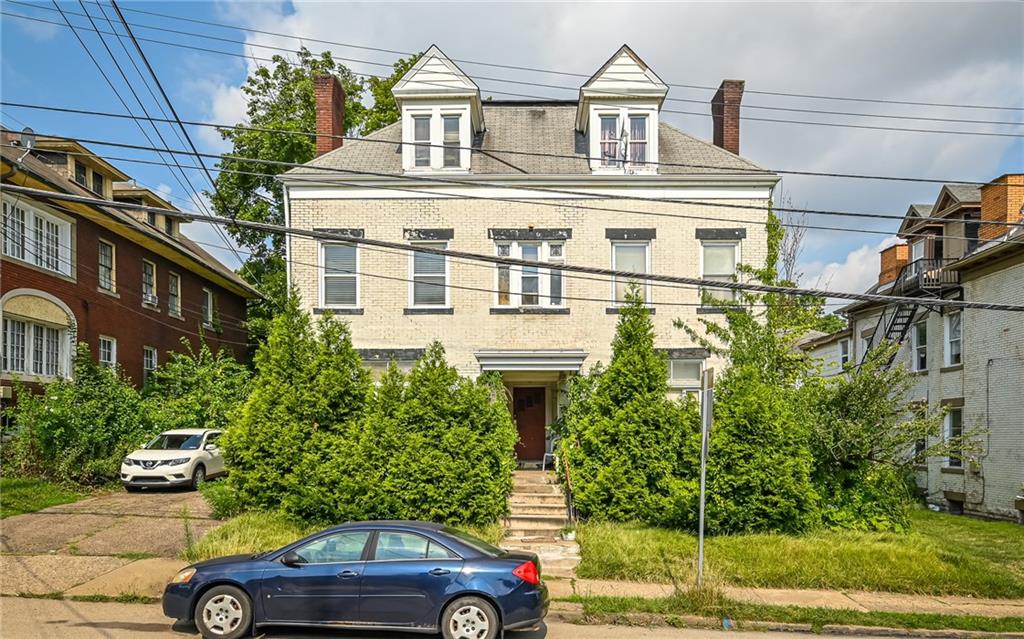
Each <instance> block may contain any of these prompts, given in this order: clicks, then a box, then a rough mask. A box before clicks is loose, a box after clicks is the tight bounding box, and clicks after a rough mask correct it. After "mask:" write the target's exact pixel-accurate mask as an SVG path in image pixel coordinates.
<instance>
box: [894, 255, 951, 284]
mask: <svg viewBox="0 0 1024 639" xmlns="http://www.w3.org/2000/svg"><path fill="white" fill-rule="evenodd" d="M955 261H956V260H951V259H945V258H921V259H918V260H914V261H913V262H908V263H907V264H905V265H904V266H903V268H901V269H900V272H899V274H898V275H897V276H896V282H895V283H894V285H893V289H894V291H906V290H909V289H911V288H917V289H935V288H942V287H944V286H956V285H958V284H960V274H959V273H957V272H956V271H951V270H949V269H947V268H946V266H947V265H948V264H952V263H953V262H955Z"/></svg>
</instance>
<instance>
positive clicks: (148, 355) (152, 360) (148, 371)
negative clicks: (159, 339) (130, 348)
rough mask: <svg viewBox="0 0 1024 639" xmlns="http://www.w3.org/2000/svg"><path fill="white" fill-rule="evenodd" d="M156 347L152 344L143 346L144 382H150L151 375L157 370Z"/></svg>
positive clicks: (144, 383)
mask: <svg viewBox="0 0 1024 639" xmlns="http://www.w3.org/2000/svg"><path fill="white" fill-rule="evenodd" d="M156 364H157V362H156V349H155V348H153V347H152V346H143V347H142V384H143V386H145V385H146V384H148V383H149V376H150V375H152V374H153V371H155V370H156Z"/></svg>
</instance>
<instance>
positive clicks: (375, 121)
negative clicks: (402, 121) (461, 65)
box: [361, 53, 423, 135]
mask: <svg viewBox="0 0 1024 639" xmlns="http://www.w3.org/2000/svg"><path fill="white" fill-rule="evenodd" d="M422 56H423V54H422V53H417V54H416V55H413V56H410V57H408V58H399V59H398V60H397V61H396V62H395V64H394V65H393V69H394V70H393V71H392V72H391V75H389V76H388V77H386V78H377V77H369V78H367V79H366V84H367V86H368V88H369V89H370V95H371V96H373V106H371V107H370V108H369V109H367V110H366V117H365V118H364V120H363V126H362V130H361V132H362V134H363V135H368V134H370V133H373V132H374V131H376V130H377V129H382V128H384V127H386V126H387V125H389V124H391V123H393V122H398V118H399V116H400V115H401V112H400V111H399V109H398V102H397V101H395V96H393V95H392V94H391V89H392V88H393V87H394V86H395V84H396V83H397V82H398V81H399V80H401V79H402V76H403V75H405V74H406V72H408V71H409V69H411V68H412V67H413V66H414V65H415V64H416V63H417V62H418V61H419V59H420V58H421V57H422Z"/></svg>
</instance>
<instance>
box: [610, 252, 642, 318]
mask: <svg viewBox="0 0 1024 639" xmlns="http://www.w3.org/2000/svg"><path fill="white" fill-rule="evenodd" d="M650 266H651V244H650V242H613V243H612V269H613V270H616V271H630V272H633V273H650V272H651V271H650ZM633 284H638V285H639V287H640V288H639V291H640V296H641V297H642V298H643V300H644V301H645V302H646V301H649V300H650V290H649V289H650V286H651V283H650V282H649V281H647V280H637V279H630V278H622V277H618V276H612V290H613V292H614V298H615V304H617V305H619V304H625V302H626V293H628V292H629V289H630V286H631V285H633Z"/></svg>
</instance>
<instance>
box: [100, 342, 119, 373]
mask: <svg viewBox="0 0 1024 639" xmlns="http://www.w3.org/2000/svg"><path fill="white" fill-rule="evenodd" d="M100 364H102V365H103V366H110V367H113V366H116V365H117V340H116V339H114V338H113V337H104V336H103V335H100Z"/></svg>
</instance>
